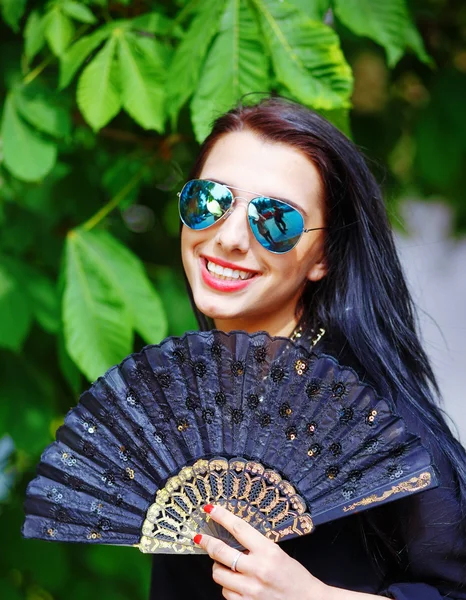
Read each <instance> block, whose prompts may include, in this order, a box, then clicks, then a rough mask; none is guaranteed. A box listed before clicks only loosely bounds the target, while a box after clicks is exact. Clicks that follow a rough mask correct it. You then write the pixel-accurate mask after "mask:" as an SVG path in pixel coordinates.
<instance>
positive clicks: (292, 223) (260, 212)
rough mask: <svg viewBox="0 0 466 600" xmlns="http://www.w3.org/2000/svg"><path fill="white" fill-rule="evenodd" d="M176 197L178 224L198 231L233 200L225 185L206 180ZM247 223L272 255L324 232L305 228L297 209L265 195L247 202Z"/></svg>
mask: <svg viewBox="0 0 466 600" xmlns="http://www.w3.org/2000/svg"><path fill="white" fill-rule="evenodd" d="M235 189H238V191H240V192H244V191H247V190H241V189H239V188H235ZM249 193H250V192H249ZM178 196H179V213H180V218H181V221H182V222H183V223H184V224H185V225H186V227H189V228H190V229H193V230H199V231H200V230H201V229H207V228H208V227H211V226H212V225H215V223H217V222H218V221H219V220H220V219H222V218H223V217H225V215H227V214H228V213H229V211H230V210H231V209H232V207H233V204H234V201H235V196H234V195H233V193H232V191H231V190H230V189H229V188H228V187H227V186H226V185H223V184H222V183H216V182H215V181H208V180H207V179H193V180H191V181H188V182H187V183H186V184H185V185H184V186H183V189H182V190H181V192H179V193H178ZM248 222H249V226H250V228H251V231H252V233H253V234H254V237H255V238H256V240H257V241H258V242H259V244H261V246H263V247H264V248H265V249H266V250H269V251H270V252H273V253H275V254H284V253H285V252H289V251H290V250H292V249H293V248H294V247H295V246H296V244H297V243H298V242H299V240H300V239H301V236H302V235H303V233H307V232H309V231H317V230H319V229H326V227H314V228H313V229H305V228H304V219H303V216H302V214H301V213H300V212H299V211H298V210H297V209H296V208H294V207H293V206H291V205H290V204H288V203H287V202H283V200H276V199H274V198H268V197H267V196H257V197H256V198H252V200H250V201H249V202H248Z"/></svg>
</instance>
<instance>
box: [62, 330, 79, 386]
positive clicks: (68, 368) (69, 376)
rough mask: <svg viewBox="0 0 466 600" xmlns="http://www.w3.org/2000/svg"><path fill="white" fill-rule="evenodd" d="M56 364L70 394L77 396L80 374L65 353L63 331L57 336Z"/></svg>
mask: <svg viewBox="0 0 466 600" xmlns="http://www.w3.org/2000/svg"><path fill="white" fill-rule="evenodd" d="M57 355H58V364H59V366H60V371H61V372H62V374H63V377H64V378H65V379H66V381H67V382H68V384H69V386H70V388H71V390H72V392H73V393H74V394H75V395H76V396H77V395H78V393H79V390H80V387H81V373H80V371H79V369H78V368H77V367H76V365H75V364H74V362H73V361H72V360H71V358H70V355H69V354H68V352H67V351H66V347H65V339H64V334H63V330H62V329H60V331H59V332H58V336H57Z"/></svg>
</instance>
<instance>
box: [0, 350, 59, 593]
mask: <svg viewBox="0 0 466 600" xmlns="http://www.w3.org/2000/svg"><path fill="white" fill-rule="evenodd" d="M53 383H54V382H53V376H51V375H49V374H48V373H45V372H44V371H43V370H42V369H41V367H39V365H37V364H34V362H33V361H28V360H27V359H26V357H25V356H24V354H23V353H18V354H12V353H7V352H4V353H2V376H1V377H0V398H1V399H2V402H0V423H1V424H2V427H3V428H4V429H3V431H7V432H8V433H9V434H10V435H11V437H12V438H13V440H14V442H15V446H16V449H17V450H20V451H21V453H22V454H24V453H25V454H26V457H27V458H32V457H34V459H36V457H37V454H39V453H40V452H41V451H42V450H43V449H44V446H45V445H46V444H48V443H50V442H51V441H52V440H51V435H50V423H51V421H52V419H53V410H52V406H53V404H54V400H55V398H54V395H55V394H54V385H53ZM34 455H36V456H34ZM26 457H24V458H26ZM24 458H23V460H24ZM23 558H24V557H23V556H22V557H21V559H22V560H23ZM6 559H7V557H6V556H5V555H4V556H3V557H2V562H3V561H4V560H6ZM3 564H4V562H3ZM2 592H3V590H2Z"/></svg>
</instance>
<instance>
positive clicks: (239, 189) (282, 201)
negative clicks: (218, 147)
mask: <svg viewBox="0 0 466 600" xmlns="http://www.w3.org/2000/svg"><path fill="white" fill-rule="evenodd" d="M196 181H202V182H206V183H213V184H215V185H221V186H222V187H224V188H225V189H226V190H227V191H228V193H229V194H230V195H231V205H230V206H229V208H228V210H226V211H225V212H224V213H223V215H222V216H221V217H219V218H218V219H217V220H216V221H214V222H213V223H210V225H207V226H206V227H203V228H202V229H196V228H195V227H191V226H190V225H188V223H186V222H185V220H184V219H183V217H182V215H181V210H180V204H181V195H182V194H183V191H184V189H185V187H186V186H187V185H189V184H190V183H193V182H196ZM234 189H235V190H238V191H239V192H246V193H248V194H256V192H251V190H245V189H242V188H238V187H235V188H234ZM177 196H178V214H179V215H180V219H181V222H182V223H183V224H184V225H186V227H188V228H189V229H191V231H203V230H204V229H209V228H210V227H213V226H214V225H216V224H217V223H218V222H219V221H221V220H222V219H224V218H226V217H227V216H228V215H229V214H230V213H231V212H232V211H233V209H234V205H235V200H237V199H238V198H241V199H242V200H246V202H247V206H248V208H249V205H250V204H251V202H253V201H254V200H258V199H261V198H264V199H265V200H273V201H274V202H279V203H280V204H284V205H285V206H288V207H290V208H291V209H292V210H294V211H296V212H297V213H298V214H299V215H300V216H301V218H302V220H303V229H302V231H301V233H300V235H299V238H298V239H297V241H296V243H295V244H293V246H291V248H289V249H288V250H283V251H281V252H279V251H278V252H277V251H275V250H271V249H270V248H267V246H264V244H263V243H262V242H261V240H259V239H258V238H257V236H256V234H255V233H254V230H253V229H252V226H251V223H250V221H249V212H248V225H249V228H250V229H251V232H252V234H253V236H254V239H255V240H256V241H257V242H258V243H259V244H260V245H261V246H262V248H264V249H265V250H267V251H268V252H272V254H286V253H287V252H291V250H293V248H296V246H297V245H298V244H299V242H300V240H301V238H302V236H303V234H304V233H309V232H310V231H320V230H323V229H328V227H311V228H305V227H304V216H303V214H302V213H301V211H300V210H299V209H298V208H296V207H295V206H292V205H291V204H289V203H288V202H285V201H284V200H279V199H278V198H272V196H263V195H258V196H254V198H251V199H250V200H247V198H243V197H242V196H236V195H235V194H233V192H232V191H231V189H230V188H229V187H228V186H227V185H225V184H224V183H219V182H218V181H212V180H210V179H190V180H189V181H187V182H186V183H185V184H184V185H183V187H182V188H181V191H180V192H178V193H177Z"/></svg>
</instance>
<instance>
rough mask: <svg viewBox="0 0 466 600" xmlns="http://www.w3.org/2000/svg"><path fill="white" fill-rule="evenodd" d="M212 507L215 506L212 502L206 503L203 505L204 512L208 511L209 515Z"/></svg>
mask: <svg viewBox="0 0 466 600" xmlns="http://www.w3.org/2000/svg"><path fill="white" fill-rule="evenodd" d="M214 508H215V506H214V505H213V504H206V505H205V506H204V510H205V512H206V513H209V515H210V513H211V512H212V511H213V510H214Z"/></svg>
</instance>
